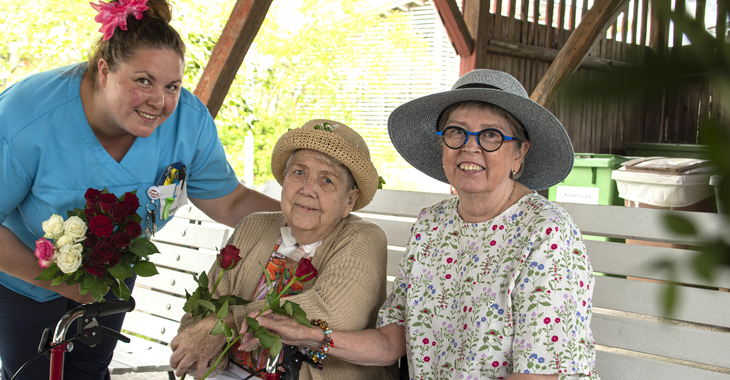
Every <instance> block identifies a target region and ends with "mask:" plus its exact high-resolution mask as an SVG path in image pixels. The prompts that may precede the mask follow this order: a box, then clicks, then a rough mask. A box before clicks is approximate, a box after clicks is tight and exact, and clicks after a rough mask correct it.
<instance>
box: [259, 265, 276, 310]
mask: <svg viewBox="0 0 730 380" xmlns="http://www.w3.org/2000/svg"><path fill="white" fill-rule="evenodd" d="M259 266H261V270H263V271H264V278H265V279H266V287H267V288H269V289H271V288H272V287H273V285H272V284H271V279H270V278H269V272H267V271H266V267H265V266H263V265H262V264H261V263H259ZM269 305H270V304H269Z"/></svg>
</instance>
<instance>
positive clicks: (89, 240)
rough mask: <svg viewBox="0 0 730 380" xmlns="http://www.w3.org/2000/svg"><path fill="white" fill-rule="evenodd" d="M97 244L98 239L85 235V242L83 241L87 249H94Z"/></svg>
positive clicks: (91, 235) (94, 236)
mask: <svg viewBox="0 0 730 380" xmlns="http://www.w3.org/2000/svg"><path fill="white" fill-rule="evenodd" d="M97 243H99V237H98V236H96V235H94V234H88V235H86V240H84V243H83V244H84V246H86V247H89V248H94V247H95V246H96V244H97Z"/></svg>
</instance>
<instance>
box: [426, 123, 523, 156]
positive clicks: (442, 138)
mask: <svg viewBox="0 0 730 380" xmlns="http://www.w3.org/2000/svg"><path fill="white" fill-rule="evenodd" d="M449 129H460V130H462V131H463V132H464V135H465V136H466V138H464V142H463V143H462V144H461V145H459V146H458V147H456V148H454V147H452V146H451V145H449V144H447V143H446V139H445V138H444V136H443V135H444V132H446V131H447V130H449ZM484 132H497V133H498V134H499V135H500V136H502V142H500V143H499V146H498V147H496V148H495V149H493V150H489V149H486V148H485V147H483V146H482V143H481V142H480V141H479V135H480V134H482V133H484ZM436 134H437V135H438V136H440V137H441V140H442V141H443V142H444V145H446V146H447V147H448V148H449V149H454V150H456V149H461V148H462V147H463V146H464V145H466V143H468V142H469V136H476V139H477V145H479V147H480V148H482V150H483V151H485V152H496V151H498V150H499V148H501V147H502V145H504V142H505V141H522V139H520V138H517V137H513V136H507V135H505V134H504V133H503V132H502V131H500V130H499V129H497V128H486V129H482V130H481V131H479V132H469V131H467V130H466V129H464V128H462V127H458V126H455V125H450V126H448V127H446V128H444V129H443V130H442V131H437V132H436Z"/></svg>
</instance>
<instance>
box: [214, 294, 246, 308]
mask: <svg viewBox="0 0 730 380" xmlns="http://www.w3.org/2000/svg"><path fill="white" fill-rule="evenodd" d="M218 300H220V301H221V302H228V304H229V305H231V306H235V305H248V304H250V303H251V302H253V301H251V300H247V299H244V298H241V297H238V296H234V295H231V294H227V295H225V296H222V297H221V298H219V299H218Z"/></svg>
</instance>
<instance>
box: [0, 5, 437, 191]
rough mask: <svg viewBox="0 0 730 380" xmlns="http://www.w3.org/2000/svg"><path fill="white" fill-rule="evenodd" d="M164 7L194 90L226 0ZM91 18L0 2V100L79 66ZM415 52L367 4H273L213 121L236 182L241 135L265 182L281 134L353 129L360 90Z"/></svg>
mask: <svg viewBox="0 0 730 380" xmlns="http://www.w3.org/2000/svg"><path fill="white" fill-rule="evenodd" d="M169 1H170V3H171V4H172V6H173V21H172V25H173V27H175V28H176V29H177V30H178V31H179V32H180V34H181V35H182V37H183V40H184V41H185V42H186V45H187V54H186V59H185V63H186V67H185V77H184V78H183V79H184V80H183V84H184V87H185V88H187V89H189V90H191V91H194V90H195V86H196V85H197V82H198V80H199V78H200V75H201V74H202V72H203V69H204V68H205V66H206V64H207V62H208V59H209V58H210V55H211V52H212V50H213V47H214V46H215V43H216V41H217V39H218V37H219V36H220V34H221V32H222V30H223V28H224V26H225V24H226V22H227V20H228V17H229V16H230V14H231V10H232V9H233V6H234V5H235V2H236V1H235V0H206V1H194V0H169ZM97 2H98V0H97ZM61 5H62V6H61ZM95 14H96V13H95V12H94V10H93V9H92V8H91V7H90V6H89V1H88V0H68V1H64V2H63V3H59V2H58V1H50V0H38V1H35V2H27V1H23V0H6V1H4V2H3V7H0V19H2V20H4V21H3V24H2V29H0V31H1V32H2V43H1V44H0V91H2V90H4V89H5V88H6V87H7V86H9V85H11V84H12V83H14V82H17V81H18V80H20V79H22V78H23V77H25V76H27V75H30V74H33V73H37V72H41V71H45V70H49V69H52V68H54V67H61V66H65V65H70V64H73V63H77V62H82V61H85V60H86V58H87V53H88V49H89V47H90V46H91V44H92V43H93V41H94V40H96V39H97V38H99V37H100V36H101V34H100V33H98V32H97V29H98V28H99V25H98V24H97V23H96V22H94V15H95ZM425 49H426V44H425V42H423V41H422V40H420V39H419V38H417V37H415V35H414V33H413V32H412V31H411V28H410V26H409V25H408V24H407V22H406V19H405V17H404V16H403V15H402V14H401V13H398V12H396V13H383V12H381V11H379V10H378V9H376V8H374V7H373V6H372V5H371V1H367V0H286V1H283V0H278V1H274V2H273V4H272V6H271V9H270V10H269V14H268V15H267V16H266V19H265V20H264V23H263V25H262V28H261V30H260V31H259V33H258V35H257V36H256V39H255V40H254V43H253V45H252V47H251V49H250V50H249V52H248V54H247V56H246V59H245V61H244V63H243V65H242V66H241V69H240V70H239V72H238V75H237V77H236V80H235V81H234V83H233V84H232V86H231V88H230V90H229V92H228V95H227V97H226V99H225V101H224V104H223V106H222V107H221V109H220V111H219V113H218V115H217V117H216V125H217V126H218V132H219V136H220V138H221V140H222V142H223V145H224V146H225V148H226V152H227V154H228V159H229V162H230V163H231V165H232V166H233V168H234V170H235V171H236V173H237V174H238V175H239V177H241V178H242V177H243V171H244V160H243V156H244V154H243V151H244V137H245V136H247V135H249V134H250V135H252V136H253V137H254V139H255V140H254V141H255V160H254V165H255V167H254V176H255V181H254V184H262V183H263V182H264V181H266V180H269V179H273V176H272V175H271V173H270V171H271V170H270V167H269V163H270V157H271V151H272V150H273V147H274V145H275V143H276V140H277V139H278V138H279V136H281V135H282V134H283V133H284V132H286V131H287V129H288V128H296V127H299V126H300V125H302V124H303V123H304V122H305V121H307V120H309V119H311V118H318V117H323V118H331V119H336V120H338V121H341V122H344V123H348V124H351V125H352V123H355V124H357V123H356V122H357V121H356V120H355V116H354V113H353V112H354V111H355V110H356V109H357V105H358V102H360V101H362V98H363V96H364V94H365V89H370V90H372V89H385V88H386V87H387V81H386V72H387V70H388V68H389V67H390V66H391V63H392V62H393V60H394V59H395V57H397V56H401V57H402V56H406V57H408V56H413V57H415V56H417V55H423V54H424V52H425Z"/></svg>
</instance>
